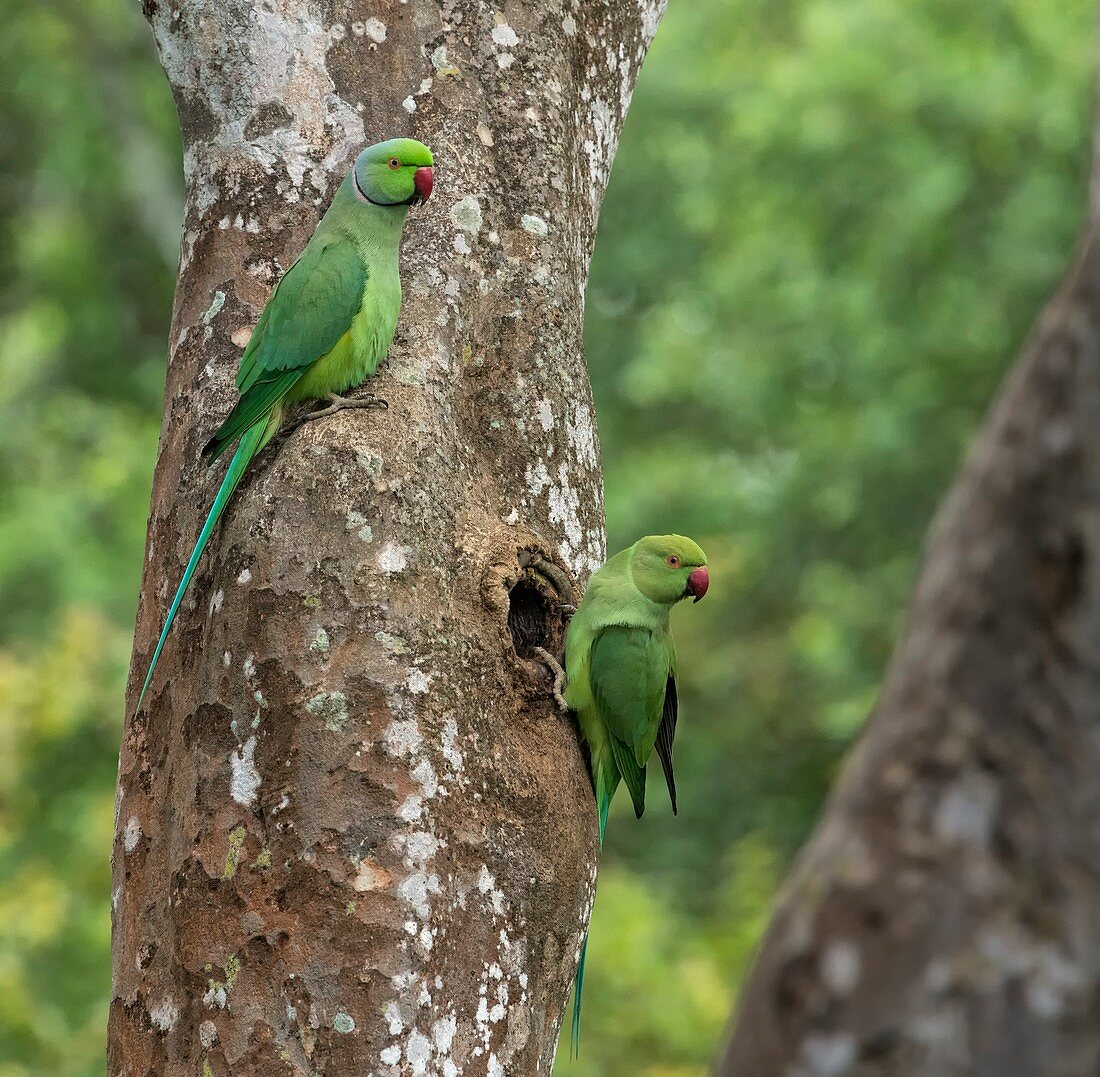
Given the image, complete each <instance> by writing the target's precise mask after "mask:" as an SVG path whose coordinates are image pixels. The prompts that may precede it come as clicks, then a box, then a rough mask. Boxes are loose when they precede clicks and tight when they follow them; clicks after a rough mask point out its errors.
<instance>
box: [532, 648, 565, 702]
mask: <svg viewBox="0 0 1100 1077" xmlns="http://www.w3.org/2000/svg"><path fill="white" fill-rule="evenodd" d="M535 654H537V655H538V656H539V658H541V659H542V661H543V664H544V665H545V666H546V668H547V669H548V670H550V675H551V676H552V677H553V678H554V684H553V686H552V687H551V691H552V692H553V693H554V700H555V702H556V703H557V705H558V710H560V711H561V712H562V713H563V714H564V713H565V712H566V711H568V710H569V704H568V703H566V702H565V696H563V695H562V694H561V690H562V688H563V687H564V686H565V670H564V669H562V668H561V663H559V662H558V660H557V659H556V658H555V657H554V656H553V655H552V654H551V653H550V652H549V651H548V650H547V649H546V648H545V647H536V648H535Z"/></svg>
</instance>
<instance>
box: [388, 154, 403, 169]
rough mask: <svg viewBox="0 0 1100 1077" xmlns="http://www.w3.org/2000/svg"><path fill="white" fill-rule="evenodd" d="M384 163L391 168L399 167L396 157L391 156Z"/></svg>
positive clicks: (399, 163)
mask: <svg viewBox="0 0 1100 1077" xmlns="http://www.w3.org/2000/svg"><path fill="white" fill-rule="evenodd" d="M386 164H388V165H389V166H390V168H393V169H398V168H400V167H401V162H400V161H399V160H398V159H397V158H396V157H391V158H390V159H389V160H388V161H387V162H386Z"/></svg>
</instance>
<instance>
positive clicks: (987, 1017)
mask: <svg viewBox="0 0 1100 1077" xmlns="http://www.w3.org/2000/svg"><path fill="white" fill-rule="evenodd" d="M1098 1069H1100V237H1098V234H1097V231H1096V230H1095V228H1093V229H1091V230H1090V231H1089V232H1088V234H1087V235H1086V238H1085V240H1084V243H1083V247H1082V251H1081V254H1080V259H1079V261H1078V262H1077V265H1076V267H1075V268H1074V269H1073V271H1072V272H1071V273H1070V275H1069V277H1068V278H1067V279H1066V281H1065V282H1064V284H1063V286H1062V288H1061V289H1060V291H1059V293H1058V295H1057V297H1056V298H1055V299H1054V301H1053V302H1052V303H1051V305H1050V307H1049V309H1048V310H1047V311H1046V312H1045V314H1044V316H1043V318H1042V319H1041V321H1040V323H1039V326H1038V328H1037V329H1036V331H1035V332H1034V334H1033V337H1032V339H1031V340H1030V341H1029V343H1028V345H1027V346H1026V348H1025V349H1024V353H1023V355H1022V357H1021V359H1020V360H1019V365H1018V367H1017V369H1016V370H1015V371H1014V373H1013V374H1012V375H1011V377H1010V378H1009V379H1008V381H1007V383H1006V385H1005V386H1004V388H1003V390H1002V392H1001V394H1000V398H999V400H998V401H997V403H996V405H995V407H994V408H993V411H992V413H991V415H990V417H989V419H988V420H987V423H986V426H985V428H984V430H983V432H982V434H981V436H980V438H979V439H978V442H977V444H976V446H975V447H974V449H973V451H972V453H971V454H970V458H969V460H968V461H967V463H966V466H965V467H964V469H963V472H962V475H961V477H960V478H959V480H958V482H957V484H956V486H955V489H954V490H953V492H952V493H951V495H950V496H949V498H948V499H947V501H946V503H945V505H944V506H943V508H942V509H941V511H940V514H939V517H938V519H937V520H936V522H935V524H934V526H933V528H932V532H931V536H930V539H929V542H928V547H927V552H926V558H925V564H924V567H923V570H922V572H921V574H920V579H919V582H918V585H917V587H916V591H915V594H914V596H913V599H912V604H911V608H910V611H909V621H908V627H907V630H906V632H905V634H904V637H903V639H902V641H901V643H900V645H899V647H898V649H897V652H896V654H895V656H894V659H893V662H892V664H891V668H890V670H889V673H888V675H887V678H886V682H885V686H884V689H883V692H882V696H881V699H880V701H879V704H878V706H877V708H876V712H875V715H874V716H873V719H872V721H871V723H870V724H869V727H868V729H867V730H866V733H865V735H864V736H863V738H862V741H861V743H860V744H859V745H858V747H857V749H856V750H855V752H854V753H853V756H852V758H851V759H850V761H849V763H848V765H847V767H846V769H845V772H844V774H843V776H842V778H841V780H840V782H839V786H838V788H837V789H836V791H835V792H834V794H833V796H832V798H831V800H830V802H829V804H828V806H827V808H826V811H825V815H824V818H823V820H822V821H821V823H820V825H819V826H818V829H817V832H816V833H815V835H814V836H813V838H812V839H811V841H810V842H809V844H808V846H807V848H806V849H805V850H803V852H802V854H801V856H800V858H799V860H798V862H797V863H796V865H795V867H794V869H793V871H792V874H791V877H790V879H789V880H788V882H787V884H786V886H785V889H784V893H783V895H782V896H781V899H780V902H779V905H778V911H777V912H776V914H775V916H774V919H773V921H772V924H771V927H770V929H769V931H768V933H767V936H766V938H765V941H764V944H763V948H762V951H761V954H760V956H759V959H758V961H757V963H756V967H755V969H754V971H753V973H752V975H751V976H750V978H749V981H748V983H747V985H746V986H745V988H744V991H743V993H742V999H741V1005H740V1014H739V1019H738V1021H737V1022H736V1025H735V1027H734V1031H733V1037H732V1041H731V1043H730V1046H729V1048H728V1051H727V1053H726V1055H725V1059H724V1061H723V1062H722V1063H721V1065H720V1066H719V1069H718V1072H719V1073H720V1074H722V1075H729V1077H758V1075H765V1074H767V1075H770V1074H776V1075H780V1074H782V1075H792V1077H793V1075H806V1077H810V1075H813V1077H827V1075H841V1074H844V1075H848V1074H858V1075H860V1077H872V1075H875V1077H877V1075H887V1074H889V1075H897V1074H905V1075H907V1077H915V1075H922V1077H923V1075H926V1077H952V1075H956V1074H958V1075H962V1074H967V1075H972V1074H976V1075H986V1077H1070V1075H1085V1074H1088V1075H1094V1074H1096V1073H1097V1072H1098Z"/></svg>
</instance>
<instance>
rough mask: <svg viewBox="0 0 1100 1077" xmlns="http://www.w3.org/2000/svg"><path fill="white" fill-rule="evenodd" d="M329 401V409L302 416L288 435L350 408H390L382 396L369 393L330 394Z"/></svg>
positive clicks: (318, 409)
mask: <svg viewBox="0 0 1100 1077" xmlns="http://www.w3.org/2000/svg"><path fill="white" fill-rule="evenodd" d="M328 399H329V400H330V401H332V403H331V404H329V406H328V407H327V408H314V409H313V410H311V411H307V412H306V413H305V414H304V415H300V416H299V417H298V418H297V419H295V420H294V422H292V423H291V424H290V425H289V426H287V428H286V432H287V433H288V434H292V433H293V432H294V431H295V430H297V429H298V427H300V426H304V425H305V424H306V423H311V422H313V420H314V419H324V418H325V417H326V416H328V415H335V414H336V413H337V412H338V411H347V410H348V409H350V408H380V409H381V410H383V411H385V410H386V409H388V408H389V406H390V405H389V401H388V400H383V399H382V397H380V396H375V395H374V394H373V393H367V394H364V395H363V396H356V397H350V398H349V397H346V396H339V395H338V394H337V393H329V394H328Z"/></svg>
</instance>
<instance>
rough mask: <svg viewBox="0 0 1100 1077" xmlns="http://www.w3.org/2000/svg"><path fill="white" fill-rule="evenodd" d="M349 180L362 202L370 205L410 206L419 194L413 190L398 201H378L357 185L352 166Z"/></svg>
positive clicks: (356, 177)
mask: <svg viewBox="0 0 1100 1077" xmlns="http://www.w3.org/2000/svg"><path fill="white" fill-rule="evenodd" d="M351 182H352V183H354V184H355V190H356V192H357V193H358V195H359V197H360V198H362V199H363V201H364V202H369V203H370V204H371V205H372V206H384V207H388V206H411V205H412V204H413V202H414V200H415V199H417V198H419V195H417V193H416V192H415V191H414V192H413V193H412V195H411V196H410V197H408V198H403V199H401V201H400V202H378V201H376V200H375V199H373V198H371V196H370V195H369V194H367V192H366V191H364V190H363V188H362V187H361V186H360V185H359V177H358V176H357V175H356V174H355V169H354V168H353V169H352V170H351Z"/></svg>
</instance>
